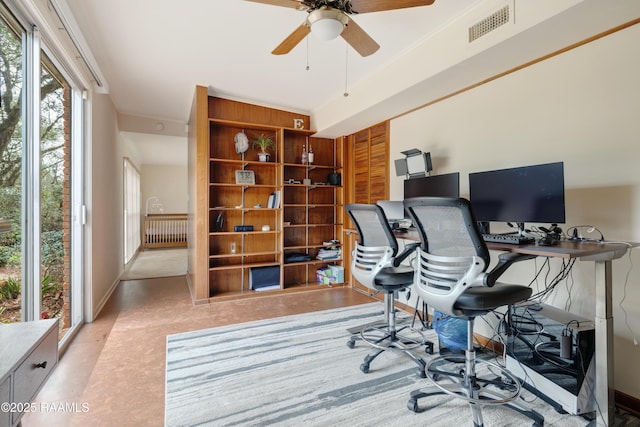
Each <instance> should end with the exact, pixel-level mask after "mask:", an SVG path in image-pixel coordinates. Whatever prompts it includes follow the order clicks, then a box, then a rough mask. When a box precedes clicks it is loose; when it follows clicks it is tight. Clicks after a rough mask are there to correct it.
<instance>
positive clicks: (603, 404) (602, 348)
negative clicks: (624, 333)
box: [595, 261, 615, 426]
mask: <svg viewBox="0 0 640 427" xmlns="http://www.w3.org/2000/svg"><path fill="white" fill-rule="evenodd" d="M611 269H612V265H611V261H596V262H595V284H596V288H595V293H596V307H595V327H596V331H595V332H596V390H595V397H596V402H597V404H598V405H597V408H596V411H598V413H597V424H598V425H608V426H613V423H614V418H615V395H614V390H615V389H614V370H613V312H612V299H613V298H612V294H613V286H612V281H613V279H612V274H611ZM605 423H606V424H605Z"/></svg>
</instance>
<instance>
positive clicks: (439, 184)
mask: <svg viewBox="0 0 640 427" xmlns="http://www.w3.org/2000/svg"><path fill="white" fill-rule="evenodd" d="M412 197H460V173H459V172H453V173H446V174H442V175H433V176H425V177H422V178H412V179H405V181H404V198H405V199H410V198H412Z"/></svg>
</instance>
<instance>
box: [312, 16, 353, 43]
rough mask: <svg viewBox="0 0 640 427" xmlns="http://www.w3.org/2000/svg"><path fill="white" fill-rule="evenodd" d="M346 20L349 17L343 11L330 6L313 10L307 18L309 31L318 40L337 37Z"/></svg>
mask: <svg viewBox="0 0 640 427" xmlns="http://www.w3.org/2000/svg"><path fill="white" fill-rule="evenodd" d="M348 20H349V18H348V17H347V15H345V14H344V13H343V12H341V11H339V10H336V9H331V8H323V9H317V10H314V11H313V12H311V13H310V14H309V18H308V21H309V27H310V28H311V32H312V33H313V34H314V36H316V37H317V38H319V39H320V40H333V39H335V38H337V37H338V36H339V35H340V34H341V33H342V30H344V27H345V25H347V22H348Z"/></svg>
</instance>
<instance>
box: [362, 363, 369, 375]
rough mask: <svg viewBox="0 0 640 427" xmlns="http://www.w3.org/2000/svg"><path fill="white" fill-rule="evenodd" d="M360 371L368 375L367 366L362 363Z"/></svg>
mask: <svg viewBox="0 0 640 427" xmlns="http://www.w3.org/2000/svg"><path fill="white" fill-rule="evenodd" d="M360 370H361V371H362V372H363V373H365V374H368V373H369V365H367V364H365V363H363V364H362V365H360Z"/></svg>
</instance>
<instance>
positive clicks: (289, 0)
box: [246, 0, 302, 9]
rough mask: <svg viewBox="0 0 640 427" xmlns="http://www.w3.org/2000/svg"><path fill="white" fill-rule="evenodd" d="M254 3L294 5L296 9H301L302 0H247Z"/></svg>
mask: <svg viewBox="0 0 640 427" xmlns="http://www.w3.org/2000/svg"><path fill="white" fill-rule="evenodd" d="M246 1H251V2H254V3H264V4H270V5H272V6H282V7H292V8H294V9H300V8H301V7H302V5H301V3H300V2H301V1H302V0H246Z"/></svg>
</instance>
